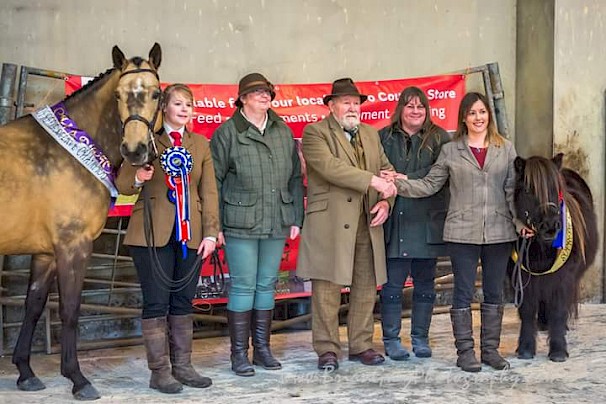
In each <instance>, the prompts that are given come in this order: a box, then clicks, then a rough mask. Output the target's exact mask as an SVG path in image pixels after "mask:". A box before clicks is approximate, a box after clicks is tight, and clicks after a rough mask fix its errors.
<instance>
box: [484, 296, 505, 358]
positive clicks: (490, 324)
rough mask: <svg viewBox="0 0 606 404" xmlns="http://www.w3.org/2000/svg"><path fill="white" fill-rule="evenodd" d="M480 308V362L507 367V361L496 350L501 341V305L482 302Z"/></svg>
mask: <svg viewBox="0 0 606 404" xmlns="http://www.w3.org/2000/svg"><path fill="white" fill-rule="evenodd" d="M480 309H481V312H482V327H481V334H480V341H481V342H480V347H481V352H482V353H481V358H482V363H485V364H487V365H489V366H491V367H493V368H494V369H497V370H503V369H509V362H507V361H506V360H505V359H504V358H503V357H502V356H501V355H500V354H499V351H498V349H499V344H500V343H501V325H502V323H503V305H502V304H488V303H482V304H481V306H480Z"/></svg>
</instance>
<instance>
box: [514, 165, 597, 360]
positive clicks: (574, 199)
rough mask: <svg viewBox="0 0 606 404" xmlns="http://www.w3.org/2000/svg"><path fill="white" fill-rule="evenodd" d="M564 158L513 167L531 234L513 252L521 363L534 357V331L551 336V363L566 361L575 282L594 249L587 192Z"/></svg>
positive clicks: (520, 210)
mask: <svg viewBox="0 0 606 404" xmlns="http://www.w3.org/2000/svg"><path fill="white" fill-rule="evenodd" d="M562 157H563V154H562V153H560V154H558V155H556V156H555V157H554V158H553V159H546V158H544V157H537V156H535V157H530V158H528V159H526V160H525V159H523V158H521V157H517V158H516V160H515V162H514V166H515V173H516V184H515V195H514V204H515V209H516V216H517V217H518V218H519V219H520V220H522V221H523V222H524V223H525V225H526V226H528V227H529V228H531V229H533V230H534V232H535V235H534V237H532V238H530V239H526V240H525V239H522V238H520V239H519V240H518V244H517V249H518V250H519V251H516V253H517V256H518V258H517V262H516V266H515V268H514V275H516V274H517V276H515V277H514V278H517V282H516V279H514V282H513V283H514V286H516V283H517V287H518V288H519V289H518V293H520V292H521V295H519V296H522V302H521V305H520V306H519V308H518V312H519V315H520V319H521V322H522V324H521V328H520V336H519V340H518V349H517V356H518V358H520V359H532V358H533V357H534V355H535V353H536V334H537V326H538V327H540V328H541V329H546V330H547V331H548V333H549V359H550V360H552V361H554V362H564V361H566V359H567V358H568V351H567V346H566V331H567V329H568V319H569V318H570V317H576V316H577V314H578V312H577V309H578V300H579V283H580V280H581V278H582V276H583V274H584V273H585V271H586V270H587V268H588V267H589V266H590V265H591V264H592V263H593V261H594V259H595V255H596V251H597V247H598V230H597V225H596V224H597V221H596V216H595V212H594V206H593V198H592V195H591V191H590V189H589V187H588V186H587V183H586V182H585V181H584V180H583V178H581V176H580V175H579V174H578V173H576V172H575V171H573V170H570V169H568V168H562ZM556 239H558V240H559V241H561V242H559V243H558V242H556V243H555V246H554V240H556ZM516 269H517V270H518V271H517V273H516Z"/></svg>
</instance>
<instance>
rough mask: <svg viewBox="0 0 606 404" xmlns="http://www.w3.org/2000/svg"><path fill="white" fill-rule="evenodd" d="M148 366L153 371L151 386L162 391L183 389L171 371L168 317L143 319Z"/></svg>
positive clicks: (169, 391)
mask: <svg viewBox="0 0 606 404" xmlns="http://www.w3.org/2000/svg"><path fill="white" fill-rule="evenodd" d="M141 330H142V333H143V341H144V342H145V352H146V353H147V366H148V367H149V370H151V371H152V374H151V378H150V379H149V387H150V388H152V389H155V390H158V391H160V392H161V393H167V394H174V393H179V392H180V391H181V390H183V385H182V384H181V383H179V382H178V381H177V380H175V378H174V377H173V375H172V374H171V371H170V361H169V359H168V338H167V337H166V317H157V318H146V319H143V320H141Z"/></svg>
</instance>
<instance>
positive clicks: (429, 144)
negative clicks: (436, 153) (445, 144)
mask: <svg viewBox="0 0 606 404" xmlns="http://www.w3.org/2000/svg"><path fill="white" fill-rule="evenodd" d="M415 98H418V99H419V101H420V102H421V104H422V105H423V107H424V108H425V121H424V122H423V125H422V126H421V130H420V131H419V136H421V139H422V141H421V147H420V148H419V153H420V152H421V150H422V149H423V148H424V147H425V148H427V149H428V150H430V151H432V152H433V147H434V146H436V145H439V144H440V132H441V131H442V128H440V127H439V126H438V125H436V124H435V123H433V122H432V120H431V111H430V109H429V100H428V99H427V96H426V95H425V93H424V92H423V90H421V89H420V88H419V87H414V86H411V87H406V88H405V89H404V90H402V92H401V93H400V98H399V99H398V104H397V105H396V109H395V110H394V112H393V115H392V116H391V125H392V129H395V128H400V129H402V122H400V117H401V116H402V110H403V109H404V107H405V106H406V104H408V103H409V102H410V101H411V100H413V99H415ZM432 140H433V141H432Z"/></svg>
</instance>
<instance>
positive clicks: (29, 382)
mask: <svg viewBox="0 0 606 404" xmlns="http://www.w3.org/2000/svg"><path fill="white" fill-rule="evenodd" d="M54 272H55V258H54V257H53V256H51V255H34V256H33V257H32V265H31V271H30V276H29V283H28V288H27V297H26V299H25V318H24V319H23V324H22V325H21V331H20V332H19V338H18V339H17V344H16V345H15V351H14V353H13V363H14V364H15V365H16V366H17V369H18V370H19V379H18V380H17V387H18V388H19V389H20V390H25V391H37V390H42V389H44V388H45V386H44V384H43V383H42V382H41V381H40V379H38V378H37V377H36V375H35V374H34V371H33V370H32V368H31V367H30V364H29V360H30V353H31V348H32V339H33V337H34V331H35V329H36V324H37V323H38V320H39V319H40V316H41V315H42V311H43V310H44V306H45V305H46V299H47V297H48V291H49V288H50V285H51V283H52V280H53V277H54Z"/></svg>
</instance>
